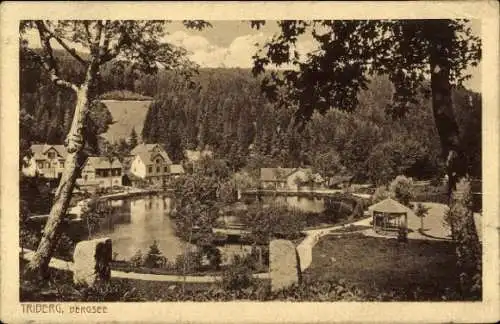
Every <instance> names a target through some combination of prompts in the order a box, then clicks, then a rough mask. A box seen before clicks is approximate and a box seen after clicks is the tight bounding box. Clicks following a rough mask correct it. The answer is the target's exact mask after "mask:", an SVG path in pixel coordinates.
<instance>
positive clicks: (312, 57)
mask: <svg viewBox="0 0 500 324" xmlns="http://www.w3.org/2000/svg"><path fill="white" fill-rule="evenodd" d="M262 23H263V22H262V21H253V22H252V25H253V26H254V27H259V26H260V25H262ZM278 25H279V27H280V32H279V33H277V34H276V35H275V36H274V37H273V38H272V39H271V40H270V41H269V42H267V43H266V44H265V45H264V47H263V49H262V51H261V52H260V53H257V54H256V55H255V56H254V68H253V71H254V73H255V74H261V73H263V72H264V71H265V68H266V67H268V66H269V65H277V66H281V65H284V64H291V65H292V66H293V67H295V69H293V70H292V69H289V70H285V71H282V72H277V71H275V72H271V73H270V76H269V77H266V78H264V82H263V84H262V88H263V90H264V91H266V92H267V93H268V96H269V98H271V99H273V100H275V101H276V102H278V103H279V104H281V105H282V106H295V107H297V108H296V121H297V122H296V124H298V125H299V129H302V128H303V127H304V126H303V125H304V124H305V122H306V121H308V120H309V119H310V117H311V116H312V114H313V112H314V111H319V112H321V113H324V112H326V111H327V110H328V109H331V108H336V109H340V110H344V111H353V110H354V109H356V107H357V104H358V97H357V95H358V92H359V91H360V90H361V89H365V88H366V87H367V84H368V83H369V78H368V77H369V76H370V75H373V74H380V73H381V74H387V75H388V76H389V78H390V80H391V81H392V83H393V85H394V88H395V91H394V95H393V103H392V104H391V105H390V106H388V113H390V114H391V115H392V116H394V117H403V116H405V115H406V113H407V112H408V111H409V110H411V109H417V108H418V105H419V102H418V101H417V100H416V98H417V94H418V93H419V92H422V91H424V90H425V88H424V87H423V86H424V85H425V83H426V82H427V81H426V80H428V79H430V86H431V87H430V90H431V91H430V93H427V95H430V97H431V98H432V107H433V115H434V120H435V126H436V129H437V132H438V135H439V139H440V143H441V149H442V156H443V158H444V160H445V161H446V169H447V175H448V179H449V195H450V197H451V195H452V192H453V191H454V190H455V189H456V184H457V183H458V181H459V180H460V179H466V175H467V173H468V172H469V171H470V168H468V167H467V159H466V157H465V154H464V148H463V145H462V143H461V142H460V139H461V138H460V131H459V128H458V126H457V121H456V117H455V111H454V109H453V100H452V89H453V87H454V86H455V85H458V86H460V85H461V84H462V83H463V81H464V80H466V79H467V78H469V77H470V75H467V73H466V68H467V67H468V66H475V65H477V64H478V62H479V60H480V59H481V40H480V38H479V37H477V36H475V35H473V33H472V29H471V27H470V24H469V22H468V21H466V20H461V19H457V20H451V19H433V20H316V21H302V20H298V21H294V20H284V21H279V22H278ZM309 32H310V33H311V35H312V36H313V38H314V39H315V40H316V41H317V42H318V43H319V46H318V50H316V51H313V52H311V53H308V54H307V55H306V57H305V59H304V60H301V59H300V56H299V53H298V51H297V48H296V43H297V39H298V37H299V36H300V35H303V34H305V33H309ZM454 203H455V200H450V204H451V206H450V207H451V209H452V213H453V211H454V210H455V209H454V206H453V204H454ZM460 215H461V216H462V217H465V218H466V219H467V220H464V221H463V222H459V223H457V224H458V225H457V226H452V232H453V236H454V237H461V238H463V239H461V240H460V241H457V244H459V245H463V248H462V249H466V248H467V246H469V247H471V248H473V247H474V246H477V245H478V244H479V242H478V240H477V235H465V234H464V233H470V232H475V227H474V226H473V225H474V220H473V219H470V218H471V217H472V214H471V213H461V214H460ZM474 255H475V254H472V256H474ZM457 256H458V257H459V258H462V257H463V255H462V254H460V253H458V254H457ZM474 262H475V263H480V262H481V261H480V259H476V260H475V261H474ZM465 263H467V262H462V263H461V264H465ZM476 268H477V267H466V268H464V269H462V270H463V272H462V273H464V275H465V276H467V277H475V278H476V277H477V276H476V273H475V272H474V269H476ZM471 271H472V272H471Z"/></svg>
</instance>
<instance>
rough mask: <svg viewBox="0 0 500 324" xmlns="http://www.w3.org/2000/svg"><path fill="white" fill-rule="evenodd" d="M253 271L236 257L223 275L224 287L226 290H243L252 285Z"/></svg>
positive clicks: (242, 260)
mask: <svg viewBox="0 0 500 324" xmlns="http://www.w3.org/2000/svg"><path fill="white" fill-rule="evenodd" d="M252 282H253V279H252V270H251V269H250V268H249V267H248V266H247V262H244V259H242V258H240V257H239V256H235V257H234V262H233V264H232V265H231V266H229V267H228V268H227V269H226V270H225V271H224V273H223V275H222V287H223V289H225V290H230V291H232V290H243V289H246V288H248V287H250V286H251V285H252Z"/></svg>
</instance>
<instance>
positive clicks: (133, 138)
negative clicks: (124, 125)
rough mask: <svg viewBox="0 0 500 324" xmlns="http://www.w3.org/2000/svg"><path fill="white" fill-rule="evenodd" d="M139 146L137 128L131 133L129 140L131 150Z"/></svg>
mask: <svg viewBox="0 0 500 324" xmlns="http://www.w3.org/2000/svg"><path fill="white" fill-rule="evenodd" d="M137 144H139V140H138V138H137V133H136V131H135V128H132V131H131V132H130V137H129V139H128V145H129V147H130V149H131V150H133V149H134V148H135V147H136V146H137Z"/></svg>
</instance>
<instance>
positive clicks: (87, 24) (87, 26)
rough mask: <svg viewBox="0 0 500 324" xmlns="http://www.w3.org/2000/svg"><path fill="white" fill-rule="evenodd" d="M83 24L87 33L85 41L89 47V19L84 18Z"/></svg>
mask: <svg viewBox="0 0 500 324" xmlns="http://www.w3.org/2000/svg"><path fill="white" fill-rule="evenodd" d="M83 26H84V27H85V32H86V34H87V42H88V43H89V47H91V46H92V34H91V33H90V29H89V21H88V20H84V21H83Z"/></svg>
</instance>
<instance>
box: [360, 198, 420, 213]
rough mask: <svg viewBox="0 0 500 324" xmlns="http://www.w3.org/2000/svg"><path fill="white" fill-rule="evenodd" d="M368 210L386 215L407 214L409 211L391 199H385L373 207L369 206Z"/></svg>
mask: <svg viewBox="0 0 500 324" xmlns="http://www.w3.org/2000/svg"><path fill="white" fill-rule="evenodd" d="M368 210H370V211H374V212H379V213H388V214H407V213H408V212H410V211H411V210H410V209H409V208H408V207H406V206H404V205H403V204H401V203H399V202H397V201H396V200H394V199H392V198H387V199H384V200H382V201H380V202H378V203H376V204H374V205H371V206H370V207H368Z"/></svg>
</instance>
